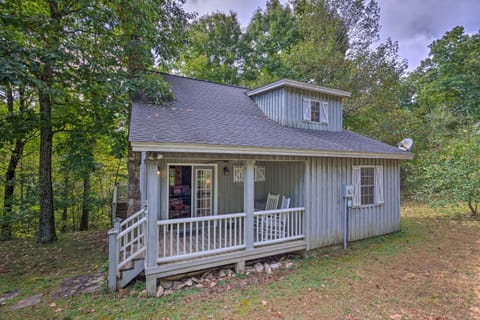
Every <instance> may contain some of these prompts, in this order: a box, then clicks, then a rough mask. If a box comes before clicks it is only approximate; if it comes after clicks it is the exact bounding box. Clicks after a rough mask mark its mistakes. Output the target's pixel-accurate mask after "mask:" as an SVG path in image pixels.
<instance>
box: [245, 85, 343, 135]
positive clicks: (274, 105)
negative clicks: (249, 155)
mask: <svg viewBox="0 0 480 320" xmlns="http://www.w3.org/2000/svg"><path fill="white" fill-rule="evenodd" d="M304 99H311V100H318V101H327V102H328V123H317V122H306V121H303V102H304ZM254 100H255V102H256V104H257V105H258V106H259V108H260V109H261V110H262V111H263V113H265V115H266V116H267V117H268V118H270V119H272V120H274V121H276V122H278V123H280V124H282V125H284V126H287V127H293V128H302V129H312V130H327V131H342V126H343V122H342V99H341V98H340V97H336V96H331V95H327V94H322V93H317V92H311V91H306V90H300V89H295V88H280V89H275V90H272V91H269V92H266V93H264V94H260V95H258V96H255V97H254Z"/></svg>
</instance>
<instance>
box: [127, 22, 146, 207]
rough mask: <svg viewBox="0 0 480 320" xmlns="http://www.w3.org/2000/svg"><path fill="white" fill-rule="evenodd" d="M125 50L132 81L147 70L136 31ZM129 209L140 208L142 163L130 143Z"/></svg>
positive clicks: (130, 25)
mask: <svg viewBox="0 0 480 320" xmlns="http://www.w3.org/2000/svg"><path fill="white" fill-rule="evenodd" d="M124 23H126V25H128V29H130V30H135V26H134V25H132V24H131V21H130V20H127V21H124ZM125 51H126V52H127V57H128V64H127V71H128V75H129V78H130V80H131V81H132V82H134V81H135V79H137V78H138V77H139V76H140V75H141V74H142V73H143V72H145V69H146V67H145V64H144V61H145V54H146V52H145V50H144V48H143V46H142V40H141V38H140V37H139V36H138V35H136V34H135V31H133V33H132V34H131V35H130V39H129V41H128V42H127V44H126V47H125ZM136 94H137V92H133V91H131V92H130V106H129V109H128V111H127V112H128V125H129V127H128V132H129V135H130V120H131V119H130V118H131V115H132V103H133V100H134V98H135V96H136ZM127 159H128V164H127V169H128V209H127V216H129V215H131V214H133V213H135V212H136V211H137V210H139V209H140V206H141V203H140V202H141V196H140V163H141V153H140V152H133V151H132V145H131V144H130V142H129V143H128V156H127Z"/></svg>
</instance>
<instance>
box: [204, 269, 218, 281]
mask: <svg viewBox="0 0 480 320" xmlns="http://www.w3.org/2000/svg"><path fill="white" fill-rule="evenodd" d="M201 278H202V279H209V280H211V279H213V278H215V277H214V276H213V274H212V273H211V272H209V271H207V272H205V273H204V274H202V277H201Z"/></svg>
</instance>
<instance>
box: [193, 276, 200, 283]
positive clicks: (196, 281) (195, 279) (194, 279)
mask: <svg viewBox="0 0 480 320" xmlns="http://www.w3.org/2000/svg"><path fill="white" fill-rule="evenodd" d="M192 281H193V282H195V283H200V282H202V280H200V279H198V278H195V277H192Z"/></svg>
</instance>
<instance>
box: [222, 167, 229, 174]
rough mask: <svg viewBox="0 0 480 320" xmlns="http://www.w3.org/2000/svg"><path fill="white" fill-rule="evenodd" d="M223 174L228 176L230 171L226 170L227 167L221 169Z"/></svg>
mask: <svg viewBox="0 0 480 320" xmlns="http://www.w3.org/2000/svg"><path fill="white" fill-rule="evenodd" d="M223 174H224V175H225V176H228V175H229V174H230V169H228V167H223Z"/></svg>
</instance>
